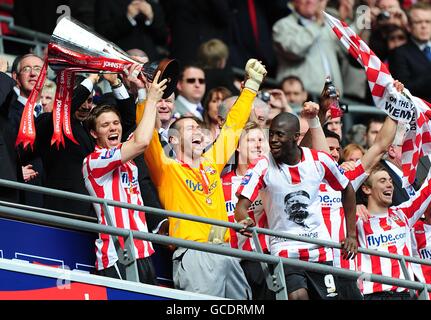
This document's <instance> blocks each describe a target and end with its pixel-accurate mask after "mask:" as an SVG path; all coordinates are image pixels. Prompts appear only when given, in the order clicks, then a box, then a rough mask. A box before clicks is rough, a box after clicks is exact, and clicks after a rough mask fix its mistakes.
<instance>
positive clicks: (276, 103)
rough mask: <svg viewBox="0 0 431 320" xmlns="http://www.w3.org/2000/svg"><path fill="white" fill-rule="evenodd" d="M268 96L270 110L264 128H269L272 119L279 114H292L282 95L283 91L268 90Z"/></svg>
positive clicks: (284, 96)
mask: <svg viewBox="0 0 431 320" xmlns="http://www.w3.org/2000/svg"><path fill="white" fill-rule="evenodd" d="M268 94H269V101H268V104H269V106H270V110H269V115H268V120H267V123H266V127H269V124H270V122H271V120H272V119H274V117H275V116H276V115H278V114H279V113H281V112H293V110H292V108H291V107H290V105H289V103H288V102H287V99H286V95H285V94H284V92H283V90H280V89H270V90H268Z"/></svg>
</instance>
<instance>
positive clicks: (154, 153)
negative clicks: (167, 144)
mask: <svg viewBox="0 0 431 320" xmlns="http://www.w3.org/2000/svg"><path fill="white" fill-rule="evenodd" d="M144 159H145V163H146V164H147V167H148V170H149V172H150V177H151V180H152V181H153V183H154V185H156V186H160V184H161V181H162V178H163V173H164V172H165V165H166V164H167V163H168V162H169V159H168V158H167V157H166V156H165V152H164V151H163V148H162V145H161V143H160V140H159V134H158V133H157V131H156V130H154V132H153V137H152V138H151V142H150V144H149V145H148V147H147V149H145V152H144Z"/></svg>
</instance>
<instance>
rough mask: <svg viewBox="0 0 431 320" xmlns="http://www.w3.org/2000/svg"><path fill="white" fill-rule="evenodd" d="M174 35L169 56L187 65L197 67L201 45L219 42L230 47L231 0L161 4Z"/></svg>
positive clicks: (190, 0) (168, 0) (198, 0)
mask: <svg viewBox="0 0 431 320" xmlns="http://www.w3.org/2000/svg"><path fill="white" fill-rule="evenodd" d="M161 2H162V4H163V6H164V9H165V11H166V13H167V16H168V21H169V24H170V28H169V29H170V32H171V42H170V47H169V49H170V56H171V57H173V58H176V59H178V60H180V61H181V62H182V63H184V64H191V63H194V62H195V61H196V59H197V56H196V54H197V52H198V48H199V46H200V45H201V43H204V42H206V41H208V40H210V39H214V38H216V39H220V40H222V41H223V42H224V43H229V42H228V41H229V29H230V24H231V16H232V10H231V8H230V4H229V2H230V0H206V1H202V0H176V1H171V0H165V1H161Z"/></svg>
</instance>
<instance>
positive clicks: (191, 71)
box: [174, 65, 206, 121]
mask: <svg viewBox="0 0 431 320" xmlns="http://www.w3.org/2000/svg"><path fill="white" fill-rule="evenodd" d="M205 88H206V86H205V72H204V70H203V69H201V68H200V67H198V66H195V65H187V66H184V68H183V69H182V72H180V76H179V80H178V83H177V90H178V96H177V99H176V100H175V111H174V114H175V115H176V116H179V117H181V116H193V117H196V118H198V119H199V120H201V121H203V116H202V115H203V112H204V108H203V106H202V103H201V101H202V98H203V96H204V94H205Z"/></svg>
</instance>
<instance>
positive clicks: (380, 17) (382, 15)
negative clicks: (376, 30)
mask: <svg viewBox="0 0 431 320" xmlns="http://www.w3.org/2000/svg"><path fill="white" fill-rule="evenodd" d="M390 18H391V13H390V12H389V11H386V10H383V11H381V12H380V13H379V14H378V15H377V21H385V20H389V19H390Z"/></svg>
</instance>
